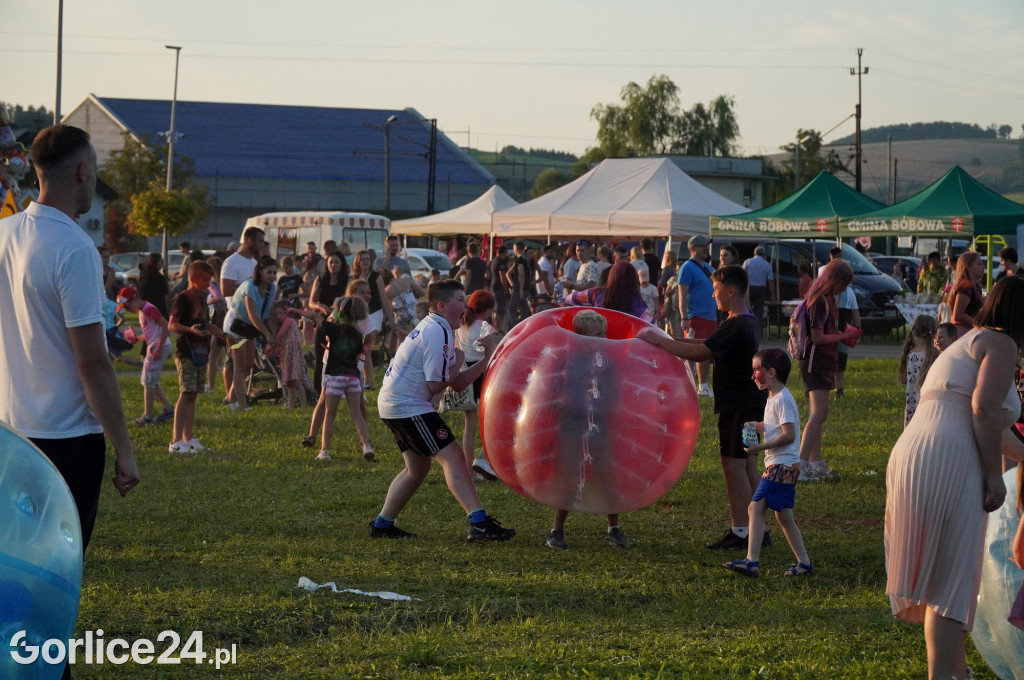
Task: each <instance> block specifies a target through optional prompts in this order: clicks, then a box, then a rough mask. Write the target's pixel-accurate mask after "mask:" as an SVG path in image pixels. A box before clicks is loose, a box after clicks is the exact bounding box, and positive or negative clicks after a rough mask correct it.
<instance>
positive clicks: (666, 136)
mask: <svg viewBox="0 0 1024 680" xmlns="http://www.w3.org/2000/svg"><path fill="white" fill-rule="evenodd" d="M620 98H621V103H620V104H598V105H597V106H595V107H594V108H593V109H592V110H591V112H590V117H591V118H593V119H594V120H596V121H597V124H598V128H597V146H595V147H591V148H590V149H587V153H586V154H584V156H583V157H582V158H581V159H580V160H579V161H578V162H577V163H576V164H575V165H574V166H573V171H574V172H576V173H577V174H582V173H583V172H586V169H587V168H589V167H590V165H591V164H592V163H594V162H598V161H601V160H604V159H605V158H626V157H630V156H649V155H652V154H669V153H685V154H691V155H723V156H724V155H728V154H730V153H732V152H733V151H734V148H735V141H736V139H737V138H738V137H739V125H738V124H737V122H736V115H735V113H734V111H733V107H734V101H733V98H732V97H730V96H719V97H717V98H716V99H714V100H712V101H711V102H710V103H708V104H707V105H704V104H702V103H697V104H696V105H694V107H693V108H692V109H690V110H689V111H683V110H682V107H681V106H680V103H679V88H678V87H676V85H675V83H673V82H672V80H671V79H670V78H669V77H668V76H664V75H663V76H652V77H651V79H650V80H648V81H647V84H646V85H645V86H641V85H638V84H636V83H632V82H631V83H627V84H626V86H625V87H623V88H622V91H621V92H620Z"/></svg>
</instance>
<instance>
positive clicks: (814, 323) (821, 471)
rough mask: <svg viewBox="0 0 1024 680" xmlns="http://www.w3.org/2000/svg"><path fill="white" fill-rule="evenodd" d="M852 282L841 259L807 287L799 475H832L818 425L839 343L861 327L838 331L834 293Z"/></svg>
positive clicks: (809, 477)
mask: <svg viewBox="0 0 1024 680" xmlns="http://www.w3.org/2000/svg"><path fill="white" fill-rule="evenodd" d="M852 282H853V269H851V268H850V265H848V264H847V263H846V262H843V261H842V260H835V261H833V262H831V263H829V265H828V266H827V267H825V268H824V269H823V270H822V271H821V274H820V275H819V276H818V278H817V279H815V281H814V283H812V284H811V287H810V289H809V290H808V291H807V298H806V301H807V323H808V326H809V328H808V329H807V330H808V331H809V332H808V336H809V337H810V339H811V348H810V350H809V352H808V355H807V356H806V357H804V358H803V359H800V377H801V378H802V379H803V381H804V387H805V389H806V390H807V401H808V403H809V404H810V413H809V415H808V417H807V424H806V425H805V426H804V431H803V438H802V439H801V441H800V468H801V469H800V479H801V480H803V481H808V482H815V481H818V480H821V479H828V478H831V477H832V476H833V472H832V470H830V469H829V467H828V463H826V462H825V461H823V460H822V459H821V429H822V426H823V425H824V424H825V419H826V418H828V397H829V393H830V392H831V391H832V390H834V389H835V388H836V366H837V364H838V362H839V343H840V342H856V340H857V339H859V338H860V335H861V331H860V329H859V328H857V327H855V326H847V327H846V330H844V331H843V332H842V333H840V332H839V327H838V320H839V309H838V306H837V304H836V296H837V295H840V294H841V293H842V292H843V291H845V290H846V287H847V286H849V285H850V284H851V283H852Z"/></svg>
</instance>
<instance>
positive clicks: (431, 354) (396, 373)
mask: <svg viewBox="0 0 1024 680" xmlns="http://www.w3.org/2000/svg"><path fill="white" fill-rule="evenodd" d="M454 362H455V334H454V333H453V332H452V329H451V326H449V325H448V322H447V321H445V320H444V318H443V317H441V316H440V315H438V314H434V313H430V314H428V315H427V317H426V318H425V319H423V321H420V322H419V324H418V325H417V326H416V328H415V329H414V330H413V331H412V333H409V337H407V338H406V339H405V340H403V341H402V344H401V345H399V346H398V352H396V353H395V358H394V359H392V360H391V364H390V365H389V366H388V370H387V371H385V373H384V381H383V382H382V383H381V386H380V395H379V396H378V397H377V410H378V411H379V412H380V417H381V418H389V419H394V418H411V417H413V416H419V415H423V414H424V413H430V412H431V411H433V410H434V403H433V401H432V400H433V397H434V394H433V393H432V392H431V391H430V390H429V389H428V388H427V382H428V381H429V382H447V381H448V380H449V372H450V370H451V366H452V364H453V363H454Z"/></svg>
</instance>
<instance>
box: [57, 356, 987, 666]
mask: <svg viewBox="0 0 1024 680" xmlns="http://www.w3.org/2000/svg"><path fill="white" fill-rule="evenodd" d="M850 366H851V370H850V371H849V372H848V374H847V390H846V397H845V398H844V399H842V400H841V401H839V402H836V403H835V404H834V407H833V411H832V413H831V415H830V417H829V420H828V422H827V423H826V434H825V442H824V443H825V451H826V458H827V459H829V460H830V462H831V463H832V466H833V468H835V469H836V470H838V471H839V472H841V473H842V479H841V481H839V482H836V483H823V484H820V485H815V486H801V487H800V489H799V493H798V497H797V506H796V512H797V519H798V522H799V524H800V526H801V528H802V529H803V531H804V536H805V539H806V542H807V545H808V548H809V550H810V554H811V557H812V559H813V560H814V562H815V564H816V567H817V570H816V573H815V575H814V576H813V577H811V578H807V579H799V580H789V579H785V580H784V579H782V578H779V576H780V575H781V573H782V571H783V569H784V568H785V567H787V566H788V565H789V564H791V563H792V562H793V561H794V560H793V558H792V554H791V553H790V551H789V549H788V547H787V546H786V545H785V543H784V540H782V539H783V537H782V535H781V532H780V531H779V530H778V529H777V528H775V529H774V531H773V534H774V536H775V537H776V543H775V545H774V546H773V547H771V548H768V549H766V550H765V551H764V552H763V553H762V577H761V578H760V579H757V580H754V579H744V578H741V577H738V576H736V575H735V574H732V573H730V572H728V571H727V570H725V569H722V568H721V566H719V565H720V563H721V562H722V561H723V560H724V559H726V558H728V557H729V556H728V555H722V554H719V553H713V552H711V551H708V550H706V549H705V548H704V544H705V543H707V542H710V541H711V540H712V539H716V538H717V537H718V536H719V535H720V534H721V533H722V532H723V531H724V530H725V528H726V527H727V524H728V523H727V521H726V517H727V514H726V503H725V493H724V485H723V480H722V474H721V470H720V466H719V461H718V455H717V445H716V442H717V436H716V434H715V432H716V430H715V425H714V415H713V414H711V413H710V409H709V408H707V406H708V404H707V403H704V406H705V407H706V411H707V412H705V413H704V415H703V420H702V429H701V437H700V440H699V444H698V447H697V450H696V452H695V454H694V457H693V460H692V462H691V464H690V466H689V469H688V470H687V471H686V473H685V474H684V475H683V478H682V479H681V480H680V482H679V483H678V484H677V485H676V486H675V487H674V488H673V489H672V490H671V491H670V492H669V493H668V494H667V495H666V496H665V497H664V498H662V499H661V500H659V501H658V502H657V503H655V504H654V505H652V506H650V507H648V508H645V509H642V510H639V511H636V512H632V513H628V514H626V515H624V516H623V518H622V524H623V528H624V530H625V531H626V533H627V535H628V536H629V537H630V539H631V541H632V544H633V545H632V547H631V548H630V549H628V550H615V549H613V548H611V547H610V546H608V545H607V544H606V543H605V542H604V540H603V526H602V525H603V519H601V518H597V517H591V516H584V515H574V516H572V517H570V519H569V523H568V525H567V537H568V539H569V541H570V544H571V546H572V547H571V548H570V549H569V550H567V551H554V550H550V549H548V548H547V547H545V545H544V537H545V535H546V532H547V530H548V528H549V527H550V521H551V514H552V513H551V510H550V509H548V508H544V507H540V506H538V505H536V504H534V503H533V502H531V501H528V500H526V499H524V498H522V497H520V496H518V495H517V494H515V493H513V492H512V491H510V490H508V489H507V488H505V487H504V486H502V485H501V484H498V483H490V484H485V485H481V486H480V490H481V497H482V500H483V502H484V504H485V506H486V507H487V509H488V510H489V511H490V512H491V513H493V514H495V515H496V516H497V517H499V518H500V519H501V520H503V521H504V522H505V524H506V525H507V526H509V525H510V526H514V527H515V528H516V529H518V531H519V535H518V536H517V537H516V538H514V539H513V540H512V541H510V542H508V543H504V544H494V545H475V544H467V543H466V541H465V528H466V527H465V519H464V516H463V514H462V512H461V510H460V509H459V507H458V505H457V504H456V502H455V500H454V499H453V498H452V497H451V495H450V494H449V493H448V491H447V488H446V487H445V484H444V480H443V478H442V476H441V474H440V472H439V471H437V470H435V471H434V472H432V474H431V476H430V477H429V478H428V480H427V482H426V483H425V484H424V486H423V488H422V489H421V490H420V492H419V493H418V494H417V495H416V496H415V498H414V499H413V500H412V502H411V503H410V505H409V506H408V507H407V508H406V510H405V511H404V512H403V513H402V515H401V518H400V524H401V525H402V526H404V527H405V528H407V529H409V530H412V531H415V532H417V533H418V534H419V538H417V539H415V540H412V541H397V542H392V541H371V539H369V538H368V536H367V534H366V528H365V526H366V522H367V521H368V520H369V519H370V518H372V517H373V516H374V515H375V514H376V512H377V511H378V510H379V508H380V504H381V502H382V501H383V498H384V494H385V492H386V489H387V486H388V484H389V483H390V481H391V479H392V477H393V476H394V474H395V473H396V472H397V471H398V470H399V468H400V465H401V463H400V456H399V455H398V454H397V452H395V450H394V446H393V445H392V444H391V440H390V438H389V437H388V436H387V435H386V434H385V431H384V428H383V426H382V424H381V422H380V420H379V419H378V418H377V417H376V412H375V408H374V407H373V405H372V403H371V407H370V415H371V422H370V427H371V432H372V435H373V439H374V441H375V442H376V444H377V448H378V453H379V455H378V460H377V462H374V463H366V462H364V461H363V460H362V457H361V455H360V451H359V444H358V439H357V438H356V436H355V432H354V429H353V428H352V425H351V423H350V422H349V420H348V418H347V416H341V417H339V419H338V432H337V439H336V440H335V441H336V444H335V446H334V451H333V453H334V456H335V458H334V460H333V461H331V462H330V463H326V464H324V463H317V462H315V461H314V460H313V455H312V453H311V452H310V450H309V449H302V448H300V447H299V439H300V438H301V437H302V436H304V434H305V432H306V428H307V427H308V417H309V413H310V411H309V410H308V409H307V410H300V411H297V412H291V411H288V410H286V409H284V408H282V407H274V406H269V405H265V404H264V405H260V406H257V407H256V408H254V409H253V410H252V411H251V412H249V413H240V414H235V413H229V412H228V411H227V410H226V409H225V408H224V407H222V406H221V405H220V400H221V398H222V396H223V395H222V394H216V395H201V396H200V400H199V408H198V418H197V434H198V436H200V437H201V438H202V441H203V442H204V443H205V444H206V445H207V446H209V447H211V448H212V449H213V452H212V453H210V454H205V455H198V456H188V457H182V456H178V455H172V454H169V453H167V450H166V447H167V443H168V440H169V437H170V435H169V432H170V423H167V424H161V425H155V426H150V427H145V428H141V427H136V426H134V425H132V426H130V427H131V434H132V437H133V441H134V443H135V446H136V449H137V451H138V459H139V468H140V473H141V476H142V483H141V485H140V486H139V487H138V488H137V489H136V490H135V491H134V492H132V493H131V494H130V495H129V496H128V497H127V498H125V499H121V498H119V497H117V495H116V493H115V492H114V489H113V487H112V485H109V484H107V485H106V486H105V488H104V497H103V499H102V501H101V506H100V517H99V520H98V523H97V530H96V533H95V535H94V537H93V541H92V544H91V545H90V547H89V551H88V554H87V558H86V568H85V586H84V590H83V596H82V604H81V611H80V615H79V621H78V631H79V632H80V634H81V633H82V632H84V631H86V630H95V629H97V628H102V629H103V630H104V631H105V633H104V635H105V637H106V638H107V639H108V640H109V639H111V638H114V637H123V638H128V639H132V638H138V637H147V638H150V639H153V638H155V637H156V636H157V635H158V633H160V631H162V630H165V629H172V630H175V631H177V632H178V633H180V634H181V635H182V637H183V638H185V637H187V635H188V634H189V633H190V632H191V631H193V630H202V631H204V634H205V644H206V648H207V649H206V651H207V652H208V653H209V652H211V651H212V649H213V648H215V647H224V646H230V645H232V644H235V645H237V649H238V663H237V665H235V666H233V667H229V668H226V669H221V671H219V672H216V671H214V669H213V668H212V667H208V668H203V669H202V670H198V669H197V668H195V667H194V666H193V665H192V664H189V665H185V666H180V667H174V666H162V667H160V669H159V671H157V669H155V668H150V667H146V666H139V665H135V664H132V663H129V664H127V665H124V666H112V665H104V666H91V667H88V668H84V667H81V668H80V669H79V671H78V672H77V673H76V677H88V678H119V679H120V678H143V677H161V678H165V677H166V678H185V677H188V678H192V677H197V678H198V677H247V678H267V677H272V676H273V677H283V678H310V679H312V678H325V679H326V678H498V677H501V678H816V679H817V678H849V677H865V678H902V677H906V678H910V677H924V676H925V674H926V662H925V650H924V643H923V638H922V631H921V629H920V628H918V627H915V626H911V625H906V624H902V623H897V622H895V621H894V620H893V619H892V617H891V616H890V615H889V610H888V600H887V599H886V597H885V594H884V583H885V568H884V555H883V548H882V518H883V513H884V502H885V478H884V470H885V464H886V460H887V457H888V453H889V450H890V448H891V446H892V444H893V442H894V441H895V439H896V437H897V436H898V434H899V431H900V426H901V423H902V412H903V396H902V389H903V388H902V387H901V386H900V385H898V383H897V382H896V379H895V369H896V363H895V360H891V359H890V360H872V359H861V360H852V361H851V362H850ZM122 376H123V377H122V381H121V385H122V390H123V392H124V399H125V404H126V412H127V414H128V415H129V416H130V417H134V416H135V415H137V414H138V413H140V412H141V405H140V404H141V388H140V387H139V385H138V377H137V375H136V374H135V373H127V372H125V373H122ZM378 384H379V382H378ZM164 387H165V390H166V391H167V393H168V395H169V396H171V398H172V399H173V398H174V395H175V394H176V393H177V387H176V381H175V379H174V377H173V375H172V374H170V373H167V374H166V375H165V376H164ZM794 392H795V393H799V390H794ZM371 394H374V395H375V394H376V393H371ZM796 396H797V400H798V402H800V404H801V409H802V414H803V417H804V418H806V401H805V400H804V399H803V396H802V394H797V395H796ZM372 401H373V399H372V398H371V402H372ZM451 422H452V424H453V425H456V426H458V427H459V428H460V429H461V415H457V416H456V417H454V418H451ZM110 463H111V464H112V462H110ZM111 464H108V476H109V473H110V470H111ZM769 525H770V527H774V521H773V520H772V521H771V522H770V523H769ZM737 556H738V555H737ZM300 576H307V577H309V578H310V579H312V580H313V581H316V582H318V583H325V582H328V581H334V582H336V583H337V584H338V587H339V588H357V589H360V590H366V591H373V590H390V591H394V592H398V593H402V594H407V595H411V596H413V597H416V598H420V599H419V600H418V601H413V602H388V601H383V600H379V599H375V598H369V597H362V596H358V595H351V594H339V595H336V594H333V593H330V592H328V591H320V592H317V593H313V594H310V593H306V592H304V591H302V590H299V589H298V588H297V587H296V583H297V581H298V579H299V577H300ZM970 655H971V657H970V663H971V664H972V665H973V666H974V668H975V670H976V677H979V678H982V677H992V676H991V675H990V674H989V675H986V671H985V670H984V668H985V665H984V662H983V661H982V660H981V659H980V658H979V657H978V655H977V653H976V652H974V650H973V647H971V648H970Z"/></svg>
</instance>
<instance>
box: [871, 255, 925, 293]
mask: <svg viewBox="0 0 1024 680" xmlns="http://www.w3.org/2000/svg"><path fill="white" fill-rule="evenodd" d="M868 258H870V260H871V264H873V265H875V266H876V267H878V271H880V272H882V273H883V274H888V275H889V276H891V277H892V278H893V279H895V280H896V282H897V283H900V282H906V287H907V288H908V289H909V290H917V275H918V270H919V269H920V268H921V261H920V260H918V259H917V258H915V257H914V256H913V255H907V256H900V255H879V254H878V253H868ZM900 262H902V263H903V266H904V267H906V272H907V273H906V276H903V275H900V276H897V275H896V267H897V265H899V263H900Z"/></svg>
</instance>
